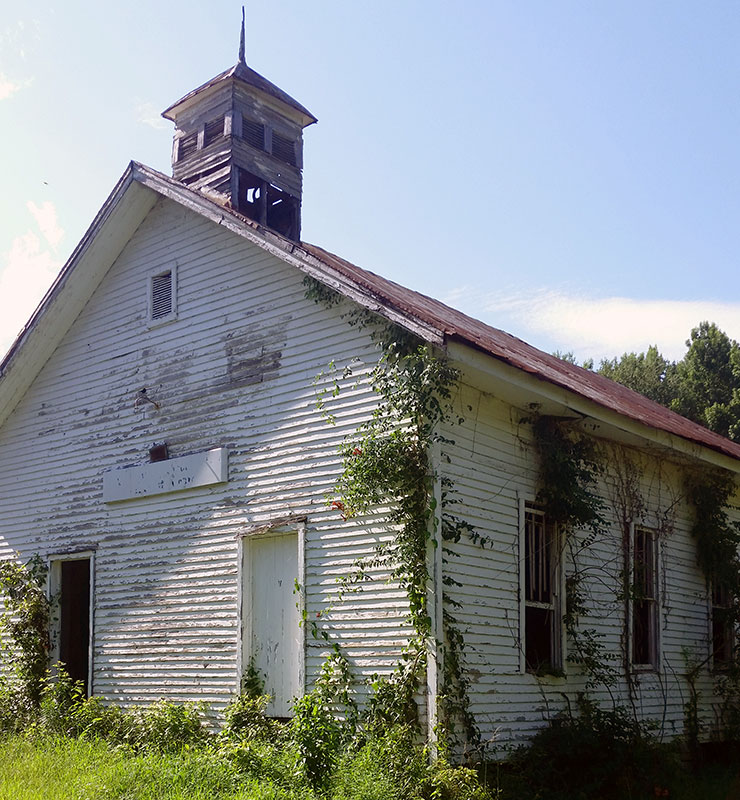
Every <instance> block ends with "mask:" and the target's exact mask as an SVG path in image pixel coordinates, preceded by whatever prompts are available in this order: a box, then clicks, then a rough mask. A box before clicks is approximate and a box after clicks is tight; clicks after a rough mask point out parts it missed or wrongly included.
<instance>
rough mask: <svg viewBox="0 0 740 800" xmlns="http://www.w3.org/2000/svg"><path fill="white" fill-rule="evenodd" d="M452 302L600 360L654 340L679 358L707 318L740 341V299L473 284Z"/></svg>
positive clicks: (456, 293)
mask: <svg viewBox="0 0 740 800" xmlns="http://www.w3.org/2000/svg"><path fill="white" fill-rule="evenodd" d="M446 302H449V303H450V304H451V305H455V306H457V307H458V308H461V309H462V310H465V311H467V312H468V313H471V314H474V315H475V316H479V317H480V318H482V319H483V320H484V321H485V322H488V323H489V324H491V325H494V326H496V327H497V328H503V329H504V330H508V331H509V332H511V333H515V334H516V335H517V336H520V337H521V338H524V339H528V340H529V341H537V342H541V340H542V339H543V338H545V339H546V340H547V344H545V345H544V346H545V347H548V348H549V349H552V350H555V349H557V350H561V351H563V352H568V351H572V352H573V353H574V354H575V355H576V357H577V358H579V359H584V358H594V359H595V360H596V361H597V363H598V361H599V360H600V359H602V358H612V357H614V356H619V355H621V354H622V353H624V352H631V351H636V352H642V351H644V350H646V349H647V348H648V347H649V346H650V345H652V344H655V345H657V346H658V349H659V350H660V351H661V352H662V353H663V355H664V356H666V357H667V358H670V359H679V358H681V357H682V356H683V355H684V353H685V352H686V345H685V342H686V339H687V338H688V337H689V334H690V332H691V329H692V328H694V327H696V326H697V325H698V324H699V323H700V322H701V321H702V320H710V321H712V322H715V323H716V324H717V325H718V326H719V327H720V328H721V329H722V330H724V331H725V332H726V333H727V334H728V335H729V336H731V337H732V338H734V339H740V303H720V302H712V301H701V300H643V299H637V298H631V297H605V298H594V297H588V296H584V295H578V294H568V293H567V292H562V291H554V290H542V291H540V292H536V293H534V294H522V293H516V292H514V293H512V292H505V293H503V294H492V293H488V294H485V293H484V294H482V295H481V294H480V293H477V292H475V291H474V290H473V289H472V288H471V287H459V288H457V289H454V290H452V291H451V292H450V293H449V294H448V296H447V300H446ZM540 346H542V345H540Z"/></svg>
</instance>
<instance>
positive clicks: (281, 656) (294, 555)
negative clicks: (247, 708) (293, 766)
mask: <svg viewBox="0 0 740 800" xmlns="http://www.w3.org/2000/svg"><path fill="white" fill-rule="evenodd" d="M245 558H246V560H247V569H245V570H244V576H245V581H246V582H247V585H246V586H245V587H244V597H245V599H246V600H247V604H246V609H245V610H246V614H247V618H246V620H245V633H246V634H247V637H246V639H247V640H246V642H245V644H246V648H245V650H246V652H245V657H246V663H250V661H251V663H252V664H253V666H254V667H255V668H256V669H257V671H258V672H259V674H260V676H261V677H262V678H263V680H264V682H265V692H266V693H267V694H269V695H271V697H272V700H271V702H270V705H269V706H268V708H267V712H268V713H269V714H270V715H271V716H274V717H287V716H289V715H290V708H291V701H292V700H293V698H294V697H296V696H297V695H298V694H299V693H300V688H301V687H300V665H301V648H302V641H303V632H302V629H301V627H300V619H301V618H300V612H299V609H298V599H299V598H298V594H297V593H296V591H295V586H296V580H297V578H298V534H297V533H295V532H292V533H281V534H277V535H274V536H256V537H254V538H252V539H250V540H249V541H248V542H247V546H246V549H245Z"/></svg>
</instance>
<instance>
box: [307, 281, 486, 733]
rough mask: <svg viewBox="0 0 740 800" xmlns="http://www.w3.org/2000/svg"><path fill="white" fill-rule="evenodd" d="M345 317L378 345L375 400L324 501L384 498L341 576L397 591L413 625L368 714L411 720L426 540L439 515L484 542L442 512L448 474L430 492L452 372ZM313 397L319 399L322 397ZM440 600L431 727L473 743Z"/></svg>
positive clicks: (406, 338) (449, 529)
mask: <svg viewBox="0 0 740 800" xmlns="http://www.w3.org/2000/svg"><path fill="white" fill-rule="evenodd" d="M304 283H305V285H306V286H307V291H306V296H307V297H309V298H311V299H313V300H315V301H316V302H319V303H322V304H324V305H325V306H327V307H332V306H334V305H336V304H337V302H338V298H339V295H338V294H337V293H335V292H333V290H331V289H328V288H327V287H325V286H323V285H322V284H320V283H319V282H317V281H315V280H313V279H310V278H307V279H305V280H304ZM345 316H346V317H347V319H348V321H349V323H350V324H352V325H360V326H362V327H368V328H369V330H370V335H371V337H372V339H373V340H374V341H375V343H376V344H377V345H378V346H379V348H380V351H381V355H380V358H379V359H378V360H377V362H376V363H375V364H374V366H373V368H372V370H371V371H370V373H369V383H370V385H371V387H372V389H373V391H374V392H375V393H376V394H377V395H378V396H379V398H380V402H379V403H378V405H377V407H376V409H375V411H374V413H373V414H372V416H371V417H370V418H369V419H368V420H367V421H365V422H364V423H363V424H362V425H360V427H359V428H358V429H357V430H356V431H355V433H354V434H353V435H351V436H350V437H348V438H347V439H346V440H345V441H344V443H343V444H342V446H341V448H340V452H341V456H342V472H341V474H340V476H339V478H338V480H337V483H336V486H335V491H336V497H335V498H334V499H332V500H331V501H330V502H331V505H332V506H333V507H334V508H336V509H337V510H338V511H339V512H340V513H341V514H342V517H343V518H344V519H349V518H352V517H355V516H358V515H362V514H365V513H367V512H369V511H370V510H371V509H373V508H377V507H378V506H383V505H389V506H390V511H389V512H388V514H387V524H388V525H389V527H390V528H391V529H392V530H393V536H392V537H390V538H389V540H388V541H386V542H384V543H382V544H380V545H379V546H378V547H377V548H376V550H375V552H374V553H373V555H372V556H370V557H367V558H364V559H361V560H359V561H358V562H356V564H355V565H354V569H353V571H352V573H350V575H349V576H346V577H345V578H344V579H343V580H342V591H351V590H352V589H354V588H356V587H357V586H358V585H360V584H361V583H362V582H363V581H365V580H367V579H368V577H369V575H368V570H369V569H370V568H371V567H374V568H384V569H386V570H387V572H388V574H389V576H390V579H391V580H392V581H395V582H397V583H398V584H399V585H400V586H401V588H402V589H403V590H404V592H405V596H406V597H407V600H408V603H409V621H410V623H411V627H412V629H413V632H414V633H413V636H412V637H411V639H410V641H409V642H408V644H407V646H406V647H405V649H404V652H403V654H402V657H401V659H400V663H399V665H398V667H397V668H396V670H395V672H394V673H393V674H392V675H391V676H390V677H388V678H384V679H382V680H375V681H374V682H373V684H372V687H373V689H374V694H373V697H372V699H371V702H370V713H371V716H372V717H373V718H374V719H375V720H376V721H377V720H381V721H382V720H387V721H388V722H396V721H404V722H409V721H411V720H415V721H417V722H418V720H417V710H416V703H415V699H414V698H415V694H416V690H417V688H418V684H419V681H420V679H421V677H422V675H423V674H424V671H425V669H426V667H427V643H428V642H429V640H430V638H431V637H432V635H433V628H432V620H431V617H430V612H429V608H428V603H427V587H428V584H429V581H430V575H429V571H428V565H427V550H428V546H429V544H430V541H431V542H435V541H436V535H435V534H436V533H437V527H438V526H440V523H441V528H440V530H439V531H438V532H439V533H440V535H441V538H442V541H443V542H450V541H456V540H459V538H460V537H461V536H462V535H467V536H468V537H469V538H470V539H471V540H472V541H474V542H476V543H478V544H479V545H482V546H484V545H485V544H486V542H487V539H485V538H484V537H481V536H479V535H478V534H477V533H476V532H475V530H474V529H473V528H472V526H470V525H469V524H467V523H466V522H465V521H464V520H462V519H460V518H459V517H457V516H455V515H454V514H452V513H450V510H449V509H450V506H452V505H454V503H455V502H456V499H455V496H454V487H453V486H452V485H451V482H450V481H449V479H447V478H443V479H442V481H441V483H442V492H441V497H440V498H439V499H438V498H437V497H436V494H435V486H434V485H435V481H436V479H437V475H436V473H435V468H434V465H433V464H432V462H431V458H430V448H431V446H432V445H433V444H434V443H435V442H445V441H448V440H445V439H443V438H442V437H441V435H440V433H439V429H440V426H441V425H443V424H444V423H447V422H455V421H457V422H462V419H460V418H455V417H454V415H453V408H452V393H453V390H454V388H455V387H456V385H457V383H458V380H459V374H458V372H457V370H456V369H455V368H454V367H452V365H451V364H450V363H449V361H448V359H447V358H446V357H445V356H444V355H443V354H441V353H440V352H438V351H436V350H435V349H434V348H432V347H430V346H429V345H427V344H426V343H424V342H422V341H421V340H419V339H418V338H417V337H415V336H413V335H412V334H409V333H408V332H406V331H404V330H402V329H400V328H399V327H398V326H396V325H393V324H390V323H387V322H384V321H382V320H381V319H380V318H379V317H377V316H376V315H374V314H372V313H370V312H366V311H362V310H354V311H350V312H348V313H347V314H346V315H345ZM335 386H336V384H335ZM319 402H320V403H322V404H323V395H322V396H320V397H319ZM324 413H327V412H324ZM328 416H329V415H328ZM329 421H330V422H331V418H330V419H329ZM438 503H439V504H440V508H438V507H437V506H438ZM340 594H341V592H340ZM340 599H341V598H340ZM445 601H446V603H447V606H448V607H446V608H445V609H444V612H443V615H442V618H443V633H444V646H445V658H444V671H443V686H442V691H441V692H440V695H439V697H438V698H437V699H438V712H439V717H440V726H439V727H440V732H441V733H442V734H443V735H444V734H448V735H452V734H454V721H455V720H459V721H460V722H461V723H462V728H463V731H464V734H465V738H466V740H467V742H468V743H469V744H473V746H477V745H478V744H479V743H480V731H479V730H478V727H477V725H476V723H475V719H474V717H473V714H472V712H471V710H470V702H469V697H468V686H469V684H468V680H467V678H466V676H465V669H464V663H463V662H464V650H465V643H464V639H463V636H462V633H461V632H460V630H459V629H458V627H457V622H456V620H455V618H454V615H453V613H452V610H451V608H450V607H449V606H451V604H450V603H449V599H448V598H445Z"/></svg>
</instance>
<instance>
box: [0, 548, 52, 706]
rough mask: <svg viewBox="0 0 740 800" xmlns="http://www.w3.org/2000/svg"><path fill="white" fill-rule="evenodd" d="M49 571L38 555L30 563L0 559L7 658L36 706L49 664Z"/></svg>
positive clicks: (24, 694) (0, 624)
mask: <svg viewBox="0 0 740 800" xmlns="http://www.w3.org/2000/svg"><path fill="white" fill-rule="evenodd" d="M47 572H48V570H47V566H46V564H45V563H44V561H43V559H42V558H41V557H40V556H38V555H34V556H33V557H32V558H31V559H30V560H29V561H28V563H27V564H22V563H20V562H19V561H14V560H8V561H3V562H2V563H0V593H2V595H3V596H4V602H5V613H4V614H3V615H2V616H1V617H0V630H2V631H3V632H4V633H6V634H7V635H8V638H9V640H10V641H9V644H10V646H9V647H7V654H6V659H7V663H9V664H11V665H12V666H13V667H14V670H15V677H16V679H17V682H18V686H19V688H20V691H21V696H22V697H23V698H25V699H26V700H27V701H28V703H29V704H30V706H31V707H32V708H33V709H37V708H38V707H39V705H40V703H41V694H42V689H43V686H44V679H45V678H46V673H47V670H48V668H49V651H50V642H49V623H50V619H51V602H50V600H49V598H48V597H47V594H46V576H47Z"/></svg>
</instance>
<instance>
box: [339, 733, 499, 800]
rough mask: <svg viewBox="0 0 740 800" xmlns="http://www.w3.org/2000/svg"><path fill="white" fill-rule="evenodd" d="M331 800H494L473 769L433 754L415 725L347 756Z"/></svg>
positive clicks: (378, 738) (376, 738)
mask: <svg viewBox="0 0 740 800" xmlns="http://www.w3.org/2000/svg"><path fill="white" fill-rule="evenodd" d="M331 797H332V800H490V797H491V796H490V794H489V793H488V791H487V790H486V789H485V788H484V787H483V786H482V785H481V783H480V781H479V779H478V774H477V773H476V771H475V770H473V769H467V768H465V767H453V766H451V765H450V764H448V763H447V762H446V761H445V760H444V759H439V760H437V761H433V762H432V763H431V764H429V754H428V752H427V750H426V748H425V747H424V746H423V745H421V744H420V743H419V741H418V733H417V731H416V730H415V728H414V727H413V726H411V725H394V726H391V727H389V728H387V729H386V730H385V732H384V733H382V734H378V735H375V736H373V737H372V738H370V739H369V740H368V741H367V742H366V743H365V744H364V745H363V746H362V747H361V748H360V749H359V750H358V751H357V752H355V753H349V754H347V755H346V756H345V757H344V758H343V759H342V761H341V763H340V764H339V767H338V768H337V770H336V773H335V775H334V778H333V780H332V794H331Z"/></svg>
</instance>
